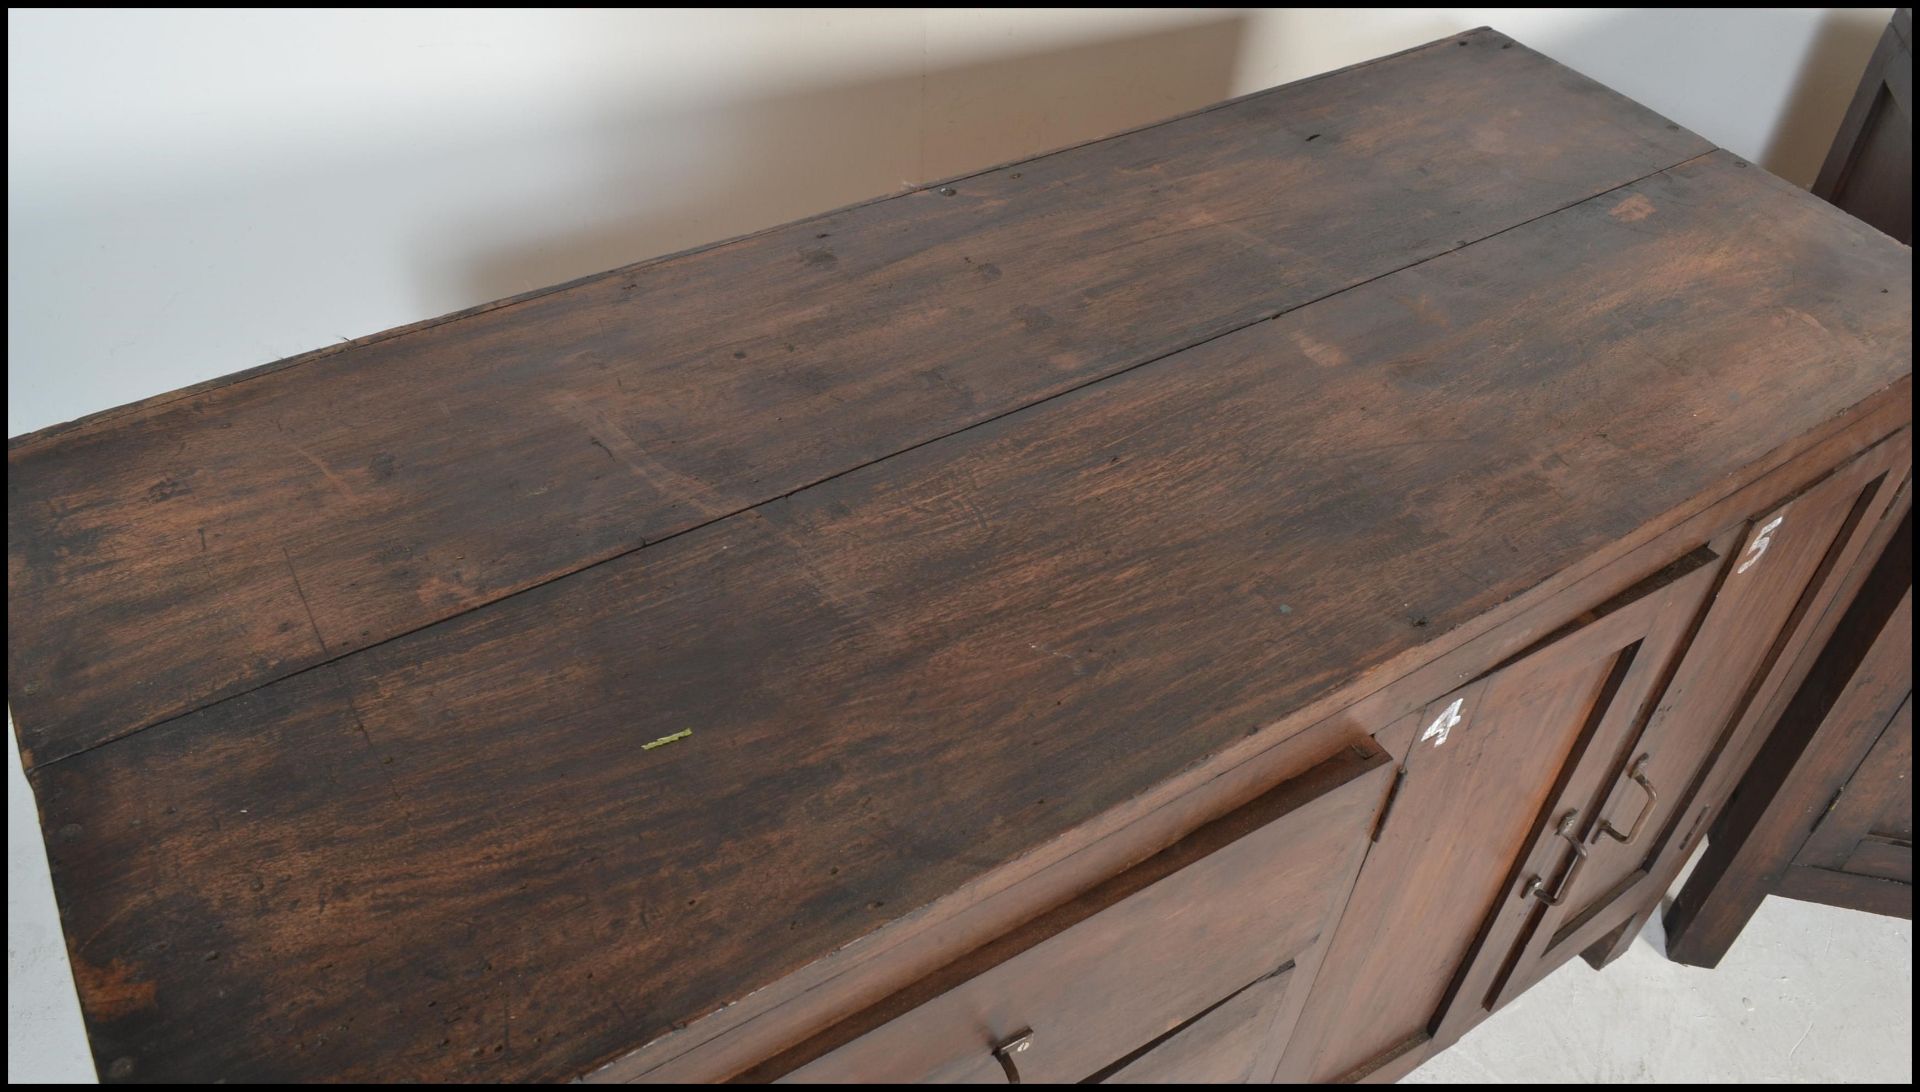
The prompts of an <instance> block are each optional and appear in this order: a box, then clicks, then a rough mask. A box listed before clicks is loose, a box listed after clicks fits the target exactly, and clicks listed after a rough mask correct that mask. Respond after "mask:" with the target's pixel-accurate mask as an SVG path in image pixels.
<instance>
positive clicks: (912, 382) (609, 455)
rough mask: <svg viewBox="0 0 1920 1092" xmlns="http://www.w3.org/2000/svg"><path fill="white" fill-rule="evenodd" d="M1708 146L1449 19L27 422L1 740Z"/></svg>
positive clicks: (887, 436) (433, 606)
mask: <svg viewBox="0 0 1920 1092" xmlns="http://www.w3.org/2000/svg"><path fill="white" fill-rule="evenodd" d="M1707 148H1708V145H1707V144H1706V143H1705V142H1704V141H1702V140H1700V138H1698V137H1696V136H1694V135H1692V134H1690V133H1686V132H1683V131H1680V130H1679V129H1678V128H1677V127H1676V126H1673V125H1671V124H1669V123H1667V122H1665V121H1663V120H1662V119H1660V118H1658V117H1656V116H1655V115H1653V114H1651V113H1650V112H1648V111H1646V110H1645V109H1643V108H1641V107H1639V106H1636V105H1635V104H1633V103H1631V102H1628V101H1627V100H1625V99H1623V98H1621V97H1619V96H1618V95H1615V94H1613V93H1611V92H1609V91H1607V90H1605V89H1604V88H1601V87H1599V86H1598V85H1596V84H1594V83H1592V82H1591V81H1589V80H1586V79H1585V78H1583V77H1581V76H1578V75H1577V74H1575V73H1573V72H1570V71H1568V70H1567V69H1565V68H1562V67H1560V66H1558V65H1556V64H1554V63H1553V62H1551V61H1549V60H1547V59H1546V58H1544V57H1541V56H1540V55H1538V54H1536V53H1533V52H1532V51H1530V50H1527V49H1525V48H1523V47H1520V46H1518V45H1516V44H1515V43H1513V42H1512V41H1511V40H1509V39H1507V38H1505V37H1503V36H1501V35H1499V34H1496V33H1493V32H1491V31H1482V32H1475V33H1472V34H1468V35H1465V36H1462V37H1459V38H1456V39H1450V40H1448V41H1445V42H1442V43H1438V44H1437V45H1434V46H1429V47H1425V48H1422V49H1419V50H1415V51H1412V52H1410V53H1406V54H1403V55H1400V56H1396V57H1392V58H1388V59H1385V60H1382V61H1380V62H1377V63H1374V64H1370V65H1365V66H1361V67H1359V68H1355V69H1352V70H1349V71H1346V72H1343V73H1339V74H1336V75H1330V76H1327V77H1324V78H1319V79H1314V80H1309V81H1305V82H1303V83H1298V84H1294V85H1291V86H1288V87H1283V88H1279V89H1276V90H1273V91H1269V92H1264V93H1261V94H1259V95H1255V96H1253V97H1251V98H1248V99H1246V100H1243V101H1240V102H1237V103H1234V104H1230V105H1226V106H1222V107H1220V108H1217V109H1214V110H1210V111H1207V112H1203V113H1200V114H1196V115H1192V116H1189V117H1185V118H1181V119H1178V120H1174V121H1170V122H1167V123H1164V124H1161V125H1157V126H1154V127H1151V128H1148V129H1144V130H1141V131H1138V132H1135V133H1132V134H1128V135H1125V136H1122V137H1118V138H1115V139H1112V140H1107V141H1102V142H1098V143H1094V144H1089V145H1085V146H1082V147H1079V148H1075V149H1071V150H1068V151H1065V152H1060V153H1056V154H1053V155H1047V156H1042V157H1039V158H1036V159H1033V160H1031V161H1028V162H1026V163H1022V164H1019V165H1017V166H1016V167H1013V168H1007V169H998V170H992V171H987V172H984V173H981V174H978V175H974V176H972V177H969V178H965V179H961V180H958V181H955V182H953V183H951V184H950V185H948V186H945V187H942V189H943V190H950V191H951V194H950V195H948V194H945V193H942V192H936V191H933V190H923V191H917V192H914V193H910V194H906V195H903V196H899V197H895V198H892V199H889V200H884V201H879V202H876V203H872V204H868V205H865V206H861V207H857V208H852V209H848V210H844V211H841V212H836V213H831V214H828V215H826V216H823V217H817V218H815V219H813V220H810V221H806V222H803V223H799V224H794V225H789V226H787V227H784V228H780V229H777V230H774V231H771V232H767V233H764V234H762V235H758V236H755V237H752V238H749V239H745V240H741V241H738V242H734V243H730V244H726V245H723V246H718V247H715V248H712V249H709V250H706V251H703V252H700V253H695V254H690V255H686V256H682V257H679V258H675V259H672V260H668V261H664V262H658V263H652V264H646V265H642V266H638V267H634V268H631V269H626V270H621V271H618V272H616V273H614V274H609V275H606V276H603V277H599V278H592V279H589V280H587V281H585V282H582V283H579V284H577V285H574V286H571V287H568V288H565V289H563V290H560V291H556V292H552V293H550V294H546V295H540V296H537V297H534V298H529V299H525V300H522V301H520V302H517V303H512V304H509V305H506V306H501V307H497V308H493V309H491V310H487V311H485V312H484V313H479V314H474V315H470V316H467V317H464V318H460V319H458V320H455V321H450V322H445V323H440V324H437V325H433V326H431V327H429V328H425V329H420V330H414V331H411V332H407V333H404V334H401V335H398V336H394V337H389V338H382V339H375V340H371V341H369V342H367V343H363V344H358V345H354V346H350V347H346V348H343V349H339V350H335V351H329V352H327V353H325V354H323V355H316V356H315V357H314V358H312V359H309V360H308V361H306V362H305V363H301V364H298V365H295V366H291V367H286V368H282V369H280V370H277V371H272V372H269V373H266V374H259V375H253V376H250V377H245V378H242V379H241V380H238V381H235V382H232V383H229V384H226V385H220V386H215V387H213V388H211V389H207V390H202V391H199V392H196V393H192V394H189V395H185V396H181V397H174V398H164V397H163V398H160V399H156V400H153V401H152V402H151V403H149V404H147V405H145V406H143V407H140V408H136V409H133V410H131V411H128V412H124V413H120V414H115V415H110V416H109V417H108V418H106V419H104V420H101V421H97V422H93V423H87V424H82V425H80V426H78V427H74V428H66V429H57V430H53V431H51V432H50V433H48V434H45V435H41V436H33V437H26V438H24V439H22V440H18V441H16V442H15V443H14V444H13V445H12V446H11V447H10V450H9V453H8V508H7V512H8V577H7V580H8V592H9V597H8V598H9V609H8V622H9V633H10V637H9V640H8V696H9V698H10V699H11V702H12V709H13V713H14V715H15V723H16V726H17V730H18V732H19V734H20V737H21V741H22V743H23V745H24V747H25V749H26V751H27V753H29V754H31V755H32V756H33V761H35V762H40V763H44V762H50V761H56V760H58V759H60V758H61V757H63V756H65V755H70V754H72V753H74V752H75V751H78V750H82V749H84V748H87V747H90V746H95V745H97V744H99V743H102V742H104V741H106V740H110V739H114V738H117V737H119V736H122V735H125V734H127V733H128V732H130V731H133V730H136V729H138V728H140V727H141V726H143V725H147V724H151V723H154V722H156V721H159V720H162V719H164V718H167V717H170V716H174V715H177V714H179V713H181V712H184V711H186V710H190V709H194V708H197V707H199V706H202V705H205V704H206V703H208V702H209V701H212V700H215V699H218V698H221V697H225V696H229V695H233V694H237V693H241V692H244V691H246V690H248V689H251V688H253V687H256V686H258V685H260V684H262V683H264V682H267V681H270V680H272V679H276V678H282V677H285V676H287V675H289V674H291V673H293V672H296V671H300V670H304V669H307V668H310V667H312V666H313V665H315V664H317V663H322V662H325V661H326V660H328V659H330V658H332V657H335V656H339V655H341V654H344V653H348V652H351V651H353V650H355V649H360V648H364V647H367V646H369V645H372V644H376V643H378V642H380V641H384V640H388V639H391V638H393V637H394V636H396V635H398V634H402V633H406V632H409V631H412V630H415V629H418V628H420V627H422V626H426V625H429V624H431V623H433V622H436V621H438V620H440V619H443V618H447V617H450V616H452V615H454V614H457V613H459V612H461V611H465V610H470V609H473V608H476V607H479V606H482V605H484V604H487V603H489V602H493V601H495V600H498V599H499V598H501V597H502V596H505V595H509V594H512V593H515V592H518V591H521V590H523V589H526V588H529V587H533V586H537V585H539V584H541V583H544V582H545V581H548V580H551V579H553V578H555V577H556V576H560V575H563V574H565V573H568V572H573V571H576V570H578V569H580V568H582V567H583V566H586V565H590V564H593V563H595V562H599V561H603V560H605V559H607V558H609V557H613V556H616V555H619V554H621V553H623V552H626V551H630V550H633V549H636V548H639V547H641V546H642V545H644V544H647V543H650V542H657V541H659V540H661V539H663V538H665V537H667V536H670V535H673V534H676V533H680V532H684V531H686V530H687V529H688V528H691V527H695V526H699V525H701V524H704V523H707V522H709V521H711V520H713V519H715V518H718V517H721V516H724V515H726V514H727V513H730V512H735V511H739V510H741V509H744V508H747V507H750V506H752V505H754V504H758V503H761V502H763V501H766V500H768V499H770V498H774V497H779V496H782V495H784V494H786V493H788V492H791V491H792V490H794V489H797V488H800V487H803V486H805V485H807V484H809V483H812V482H817V481H820V480H822V479H824V478H828V477H830V476H832V475H835V474H839V473H842V472H845V471H847V470H850V469H852V468H854V467H857V466H860V465H862V464H864V463H867V462H871V461H873V460H876V459H882V458H885V457H887V456H889V455H892V454H894V453H895V452H898V451H900V450H902V449H905V448H907V447H910V446H912V445H914V444H918V443H923V442H925V441H928V440H932V439H934V438H937V437H939V436H942V435H946V434H948V433H951V432H953V431H955V430H957V429H961V428H964V427H967V426H969V425H972V424H975V423H978V422H980V421H983V420H987V419H989V418H991V417H994V416H995V415H998V414H1002V413H1006V412H1008V411H1011V410H1014V409H1017V408H1019V407H1021V406H1023V405H1026V404H1029V403H1031V402H1034V401H1036V400H1038V399H1041V398H1045V397H1047V396H1049V395H1054V394H1058V393H1059V392H1061V391H1064V390H1067V389H1069V388H1071V387H1074V386H1076V385H1079V384H1082V383H1086V382H1089V381H1092V380H1095V379H1098V378H1099V377H1101V376H1105V375H1111V374H1114V373H1116V372H1118V371H1120V370H1123V369H1125V368H1127V367H1130V366H1134V365H1137V364H1140V363H1142V362H1144V361H1147V360H1151V359H1154V358H1156V357H1158V356H1161V355H1164V354H1166V353H1170V352H1174V351H1177V350H1179V349H1182V348H1184V347H1186V346H1189V345H1193V344H1195V343H1197V342H1200V341H1203V340H1205V339H1207V338H1210V337H1214V336H1217V335H1219V334H1222V333H1224V332H1226V331H1229V330H1232V329H1235V328H1237V327H1239V326H1243V325H1245V324H1247V323H1249V322H1253V321H1257V320H1260V319H1263V318H1266V317H1269V316H1271V315H1273V314H1275V313H1277V312H1279V311H1282V310H1285V309H1287V308H1290V307H1296V306H1299V305H1300V304H1303V303H1306V302H1308V301H1310V300H1313V299H1316V298H1319V297H1322V296H1325V295H1327V294H1329V293H1332V292H1336V291H1339V290H1341V289H1343V288H1347V287H1349V286H1351V285H1354V284H1357V283H1360V282H1362V281H1365V280H1367V279H1368V278H1371V277H1377V276H1379V275H1381V274H1383V273H1387V272H1390V271H1392V270H1394V269H1398V268H1401V267H1403V266H1405V265H1407V264H1409V263H1412V262H1416V261H1420V260H1422V259H1424V258H1428V257H1431V256H1432V255H1435V254H1438V253H1442V252H1444V251H1447V250H1450V249H1453V248H1455V247H1457V246H1459V245H1462V244H1463V243H1465V242H1467V241H1470V240H1473V239H1478V238H1483V237H1485V236H1487V235H1490V234H1492V233H1494V232H1497V231H1500V230H1503V229H1506V228H1508V227H1511V226H1512V225H1513V224H1515V223H1518V222H1521V221H1523V220H1526V219H1528V218H1530V217H1534V216H1539V215H1543V214H1545V213H1548V212H1551V211H1553V210H1554V209H1557V208H1561V207H1564V206H1566V205H1570V204H1573V203H1575V202H1577V201H1580V200H1583V199H1586V198H1588V197H1591V196H1593V195H1595V194H1598V193H1601V192H1604V191H1606V190H1608V189H1611V188H1613V187H1616V186H1619V185H1621V184H1623V183H1626V182H1630V181H1632V180H1634V179H1636V178H1639V177H1642V176H1644V175H1647V174H1649V173H1651V172H1654V171H1657V170H1660V169H1662V168H1665V167H1668V166H1671V165H1673V164H1675V163H1678V162H1681V161H1682V160H1685V159H1687V158H1688V157H1691V156H1695V155H1698V154H1700V153H1702V152H1704V151H1706V150H1707ZM1327 344H1328V345H1329V346H1337V345H1338V339H1337V338H1332V339H1329V340H1328V342H1327Z"/></svg>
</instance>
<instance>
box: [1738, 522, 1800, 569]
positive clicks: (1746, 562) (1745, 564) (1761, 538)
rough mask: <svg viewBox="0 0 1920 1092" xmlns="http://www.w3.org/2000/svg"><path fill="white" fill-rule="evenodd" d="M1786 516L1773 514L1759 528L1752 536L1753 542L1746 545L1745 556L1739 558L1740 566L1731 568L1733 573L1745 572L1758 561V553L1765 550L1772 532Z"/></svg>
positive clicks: (1762, 552) (1771, 539)
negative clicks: (1758, 531)
mask: <svg viewBox="0 0 1920 1092" xmlns="http://www.w3.org/2000/svg"><path fill="white" fill-rule="evenodd" d="M1786 518H1787V517H1785V516H1775V517H1773V518H1772V519H1770V520H1768V521H1767V525H1766V526H1765V527H1762V528H1760V533H1759V534H1757V535H1755V536H1753V542H1752V543H1751V544H1750V545H1748V547H1747V556H1746V557H1745V558H1744V559H1742V560H1741V562H1740V567H1739V568H1737V569H1735V570H1733V571H1734V573H1735V575H1738V574H1740V573H1743V572H1746V571H1747V570H1748V569H1751V568H1753V567H1754V565H1756V564H1758V563H1759V561H1760V555H1762V554H1764V553H1766V552H1767V546H1768V545H1769V544H1770V543H1772V541H1773V533H1774V532H1775V531H1777V530H1779V529H1780V524H1782V523H1784V522H1785V521H1786Z"/></svg>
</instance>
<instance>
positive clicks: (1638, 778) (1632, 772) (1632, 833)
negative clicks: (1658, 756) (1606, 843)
mask: <svg viewBox="0 0 1920 1092" xmlns="http://www.w3.org/2000/svg"><path fill="white" fill-rule="evenodd" d="M1652 757H1653V756H1652V755H1641V756H1640V757H1639V758H1636V759H1634V760H1633V767H1632V768H1631V769H1629V770H1628V771H1627V776H1628V777H1630V778H1632V779H1633V780H1634V782H1635V783H1636V784H1638V785H1639V786H1640V789H1641V791H1642V792H1645V793H1646V794H1647V801H1646V803H1644V804H1642V805H1641V806H1640V814H1639V815H1637V816H1635V817H1634V820H1633V828H1632V829H1631V830H1629V831H1627V832H1626V833H1625V834H1622V833H1620V832H1619V831H1617V830H1615V829H1613V824H1612V823H1609V822H1607V821H1606V820H1605V819H1602V820H1600V833H1602V834H1604V835H1606V836H1607V837H1609V838H1611V839H1613V840H1614V841H1616V842H1631V841H1633V840H1634V839H1635V838H1638V837H1640V828H1642V827H1644V826H1646V825H1647V817H1648V816H1650V815H1652V814H1653V808H1654V805H1656V804H1658V803H1659V802H1660V794H1659V793H1657V792H1655V791H1653V782H1651V781H1649V780H1647V761H1648V760H1649V759H1651V758H1652Z"/></svg>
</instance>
